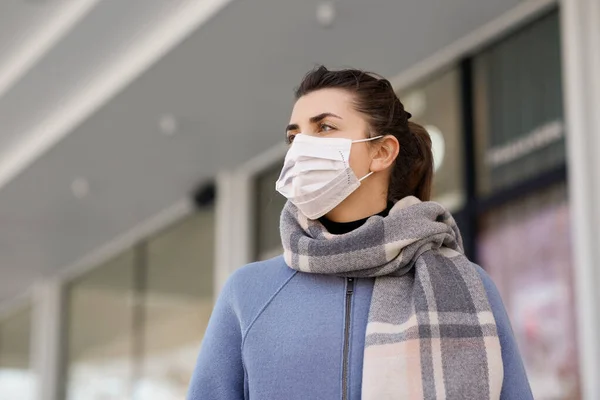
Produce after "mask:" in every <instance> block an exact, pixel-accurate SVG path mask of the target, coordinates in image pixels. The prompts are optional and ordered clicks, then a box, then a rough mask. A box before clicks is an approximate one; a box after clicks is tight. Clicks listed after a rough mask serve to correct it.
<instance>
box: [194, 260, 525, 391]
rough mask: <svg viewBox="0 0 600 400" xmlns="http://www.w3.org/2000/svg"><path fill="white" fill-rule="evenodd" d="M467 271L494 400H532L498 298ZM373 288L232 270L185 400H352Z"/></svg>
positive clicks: (258, 266) (257, 266) (283, 268)
mask: <svg viewBox="0 0 600 400" xmlns="http://www.w3.org/2000/svg"><path fill="white" fill-rule="evenodd" d="M473 267H474V268H476V269H477V271H478V272H479V274H480V276H481V279H482V281H483V284H484V286H485V289H486V291H487V294H488V298H489V301H490V305H491V307H492V311H493V314H494V317H495V318H496V324H497V327H498V333H499V337H500V345H501V350H502V360H503V363H504V383H503V386H502V394H501V399H502V400H521V399H522V400H525V399H527V400H529V399H533V396H532V394H531V389H530V388H529V383H528V381H527V377H526V375H525V369H524V367H523V363H522V361H521V356H520V354H519V350H518V349H517V344H516V343H515V339H514V337H513V334H512V330H511V327H510V323H509V320H508V316H507V314H506V311H505V309H504V306H503V304H502V300H501V298H500V295H499V293H498V291H497V289H496V287H495V285H494V283H493V282H492V281H491V279H490V277H489V276H488V275H487V274H486V273H485V272H484V271H483V270H482V269H481V268H480V267H478V266H476V265H474V266H473ZM373 282H374V279H356V280H355V283H353V284H352V286H353V289H352V290H351V293H350V295H349V293H348V292H349V288H348V282H347V279H346V278H340V277H334V276H325V275H313V274H306V273H302V272H296V271H294V270H292V269H290V268H289V267H288V266H287V265H286V264H285V262H284V261H283V258H282V257H277V258H274V259H271V260H269V261H264V262H258V263H254V264H250V265H248V266H246V267H243V268H241V269H239V270H238V271H236V272H235V273H234V274H233V275H232V276H231V277H230V278H229V280H228V281H227V283H226V285H225V287H224V289H223V291H222V292H221V294H220V296H219V299H218V300H217V303H216V305H215V308H214V311H213V314H212V316H211V319H210V322H209V325H208V328H207V330H206V333H205V336H204V341H203V343H202V348H201V350H200V355H199V357H198V362H197V365H196V369H195V371H194V374H193V376H192V380H191V383H190V388H189V393H188V400H241V399H250V400H300V399H302V400H307V399H310V400H319V399H323V400H338V399H342V398H347V399H348V400H358V399H360V397H361V383H362V367H363V350H364V342H365V330H366V326H367V319H368V314H369V305H370V301H371V293H372V291H373ZM347 303H349V305H350V307H349V308H347V307H346V306H347ZM347 314H348V316H349V319H348V321H346V315H347ZM346 323H348V325H347V326H346ZM346 337H347V338H348V343H349V347H346V349H344V341H345V340H344V339H345V338H346ZM345 356H346V358H347V366H348V370H347V372H346V373H345V374H343V365H344V361H343V360H344V357H345ZM343 375H346V379H347V381H346V384H345V385H344V384H343V383H342V381H343ZM344 386H346V387H347V394H346V395H347V397H343V396H342V392H343V390H342V388H343V387H344Z"/></svg>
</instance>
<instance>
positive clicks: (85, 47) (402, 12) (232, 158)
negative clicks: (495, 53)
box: [0, 0, 521, 301]
mask: <svg viewBox="0 0 600 400" xmlns="http://www.w3.org/2000/svg"><path fill="white" fill-rule="evenodd" d="M520 2H521V1H520V0H487V1H478V0H444V1H442V0H419V1H410V2H398V1H392V0H370V1H361V0H338V1H335V2H334V4H335V7H336V11H337V15H336V18H335V20H334V22H333V25H332V26H331V27H329V28H324V27H322V26H321V25H320V24H319V23H318V22H317V19H316V8H317V5H318V4H319V2H318V1H315V0H304V1H299V0H297V1H280V0H245V1H229V0H170V1H168V2H167V1H164V0H129V1H126V2H125V1H120V0H103V1H98V0H81V1H79V2H78V3H77V6H75V5H74V4H75V3H76V2H72V1H70V0H20V1H17V0H3V1H2V3H0V127H1V128H0V273H1V274H2V276H3V279H1V280H0V301H2V300H5V299H9V298H11V297H13V296H15V295H17V294H19V293H20V292H22V291H23V290H24V289H25V288H27V287H28V286H29V285H31V283H32V282H33V281H34V280H35V279H37V278H39V277H40V276H44V275H50V274H53V273H55V272H56V271H57V270H59V269H60V268H62V267H64V266H66V265H69V264H71V263H73V262H74V261H76V260H78V259H80V258H81V257H83V256H85V255H86V254H88V253H90V252H91V251H93V250H95V249H97V248H99V247H101V246H102V245H104V244H105V243H107V242H108V241H110V240H111V239H112V238H114V237H115V236H117V235H119V234H121V233H123V232H125V231H127V230H129V229H131V228H132V227H133V226H136V225H137V224H139V223H140V222H141V221H144V220H146V219H148V218H150V217H151V216H153V215H156V214H157V213H159V212H160V211H162V210H164V209H166V208H167V207H169V206H171V205H172V204H174V203H176V202H177V201H179V200H180V199H181V198H182V197H183V196H185V195H186V194H187V193H189V192H190V191H191V190H193V188H195V187H196V185H197V184H198V183H199V182H202V181H205V180H208V179H211V178H212V177H214V176H215V174H216V172H217V171H219V170H221V169H227V168H232V167H235V166H236V165H239V164H241V163H243V162H244V161H246V160H249V159H251V158H253V157H255V156H256V155H257V154H260V153H261V152H263V151H265V150H266V149H268V148H270V147H272V146H273V145H275V144H277V143H278V142H279V141H281V140H283V127H284V125H285V123H286V122H287V118H288V116H289V112H290V108H291V106H292V101H293V98H292V93H293V87H294V86H295V85H297V84H298V83H299V80H300V78H301V77H302V75H303V74H304V73H305V72H306V71H307V70H308V69H310V68H311V67H313V66H314V65H315V64H317V63H324V64H326V65H328V66H332V67H343V66H353V67H357V68H365V69H369V70H373V71H376V72H378V73H380V74H382V75H385V76H388V77H393V76H395V75H397V74H399V73H400V72H402V71H404V70H406V69H407V68H409V67H411V66H414V65H415V64H416V63H417V62H419V61H421V60H423V59H425V58H426V57H428V56H431V55H432V54H434V53H436V52H437V51H439V50H441V49H443V48H445V47H446V46H448V45H450V44H451V43H453V42H455V41H456V40H458V39H459V38H462V37H464V36H466V35H467V34H468V33H470V32H471V31H473V30H474V29H476V28H478V27H480V26H482V25H483V24H485V23H487V22H489V21H491V20H493V19H495V18H497V17H498V16H499V15H501V14H503V13H505V12H506V11H507V10H509V9H511V8H513V7H515V6H516V5H517V4H518V3H520ZM15 60H17V61H15ZM11 68H12V69H11ZM11 71H12V72H11ZM164 115H172V116H173V117H174V118H175V120H176V122H177V132H176V133H175V134H174V135H165V134H164V133H163V132H161V129H160V120H161V118H162V117H163V116H164ZM78 177H83V178H85V179H86V180H87V182H89V195H87V196H86V197H84V198H82V199H79V198H77V197H75V196H74V195H73V193H72V191H71V185H72V182H73V180H74V179H77V178H78ZM5 277H8V279H6V278H5Z"/></svg>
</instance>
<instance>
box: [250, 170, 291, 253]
mask: <svg viewBox="0 0 600 400" xmlns="http://www.w3.org/2000/svg"><path fill="white" fill-rule="evenodd" d="M282 167H283V160H281V162H279V163H275V164H274V165H273V166H272V167H271V168H269V169H267V170H265V171H263V172H262V173H260V174H259V175H258V176H257V177H256V181H255V186H254V193H255V196H256V197H255V204H256V231H255V232H256V235H255V238H256V242H255V259H257V260H266V259H268V258H271V257H274V256H277V255H279V254H281V253H282V252H283V248H282V247H281V237H280V235H279V216H280V215H281V210H282V209H283V206H284V205H285V202H286V199H285V197H283V196H282V195H281V194H279V193H278V192H277V191H276V190H275V182H276V181H277V179H278V178H279V174H280V172H281V168H282Z"/></svg>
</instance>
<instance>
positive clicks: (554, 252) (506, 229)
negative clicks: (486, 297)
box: [479, 185, 580, 400]
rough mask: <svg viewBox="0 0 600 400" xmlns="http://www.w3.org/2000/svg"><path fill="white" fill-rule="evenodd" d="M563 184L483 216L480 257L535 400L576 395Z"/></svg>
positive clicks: (566, 397)
mask: <svg viewBox="0 0 600 400" xmlns="http://www.w3.org/2000/svg"><path fill="white" fill-rule="evenodd" d="M569 228H570V221H569V206H568V202H567V194H566V187H565V185H559V186H557V187H554V188H551V189H548V190H546V191H544V192H540V193H538V194H535V195H532V196H529V197H527V198H525V199H522V200H516V201H514V202H513V203H511V204H509V205H507V206H504V207H501V208H499V209H496V210H494V211H491V212H489V213H487V214H486V215H485V216H484V217H483V219H482V221H481V224H480V232H479V260H480V262H481V264H482V266H484V267H485V268H486V270H487V271H488V272H489V274H490V275H491V276H492V278H493V280H494V282H495V283H496V285H497V286H498V289H499V291H500V293H501V294H502V297H503V299H504V302H505V305H506V309H507V311H508V313H509V315H510V318H511V322H512V326H513V330H514V333H515V337H516V339H517V342H518V344H519V349H520V350H521V354H522V356H523V360H524V362H525V367H526V369H527V374H528V378H529V381H530V383H531V387H532V390H533V394H534V397H535V398H536V399H565V400H566V399H578V398H580V392H579V379H578V358H577V333H576V330H575V327H576V321H575V304H574V293H573V287H574V286H573V262H572V257H571V254H572V248H571V236H570V230H569Z"/></svg>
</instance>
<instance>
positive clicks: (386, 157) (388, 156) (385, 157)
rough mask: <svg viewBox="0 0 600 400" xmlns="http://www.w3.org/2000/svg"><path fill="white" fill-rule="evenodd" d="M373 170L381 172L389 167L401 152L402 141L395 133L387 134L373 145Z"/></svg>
mask: <svg viewBox="0 0 600 400" xmlns="http://www.w3.org/2000/svg"><path fill="white" fill-rule="evenodd" d="M373 151H374V155H373V160H372V161H371V171H373V172H381V171H385V170H386V169H388V168H389V167H390V166H391V165H392V164H393V163H394V162H395V161H396V158H397V157H398V153H400V143H399V142H398V139H396V137H395V136H393V135H386V136H384V137H383V138H381V139H380V140H379V141H378V142H376V143H375V144H374V145H373Z"/></svg>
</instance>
